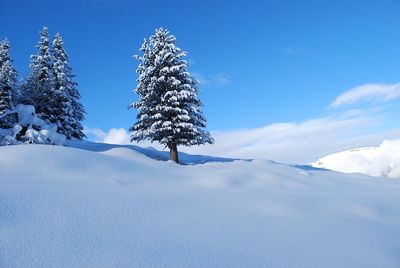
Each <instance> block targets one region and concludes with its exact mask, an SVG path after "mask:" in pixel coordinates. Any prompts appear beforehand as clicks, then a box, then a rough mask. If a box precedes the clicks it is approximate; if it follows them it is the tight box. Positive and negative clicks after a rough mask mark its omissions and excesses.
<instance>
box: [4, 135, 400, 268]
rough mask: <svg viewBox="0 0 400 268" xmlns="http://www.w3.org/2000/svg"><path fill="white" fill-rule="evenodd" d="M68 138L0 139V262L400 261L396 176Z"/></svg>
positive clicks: (356, 264) (251, 264)
mask: <svg viewBox="0 0 400 268" xmlns="http://www.w3.org/2000/svg"><path fill="white" fill-rule="evenodd" d="M68 146H72V147H76V148H67V147H59V146H49V145H16V146H7V147H0V185H1V187H0V215H1V217H0V267H399V264H400V255H399V248H400V241H399V239H398V237H399V234H400V207H399V205H398V204H399V203H400V195H399V191H400V181H399V180H389V179H385V178H373V177H368V176H364V175H355V174H354V175H348V174H340V173H336V172H332V171H328V170H321V169H315V168H312V167H309V166H288V165H283V164H278V163H274V162H271V161H266V160H251V161H250V160H233V159H223V158H209V157H202V156H190V155H183V157H182V158H181V159H182V161H183V162H186V163H187V164H186V165H176V164H174V163H171V162H168V161H156V160H154V159H153V158H160V159H164V157H165V155H164V153H162V152H158V151H155V150H152V149H143V148H138V147H134V146H114V145H104V144H96V143H88V142H85V143H81V142H74V143H71V142H69V143H68ZM149 156H150V157H151V158H150V157H149ZM200 162H201V163H203V164H196V163H200ZM188 163H192V164H188Z"/></svg>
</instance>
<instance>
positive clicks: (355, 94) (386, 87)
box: [330, 83, 400, 108]
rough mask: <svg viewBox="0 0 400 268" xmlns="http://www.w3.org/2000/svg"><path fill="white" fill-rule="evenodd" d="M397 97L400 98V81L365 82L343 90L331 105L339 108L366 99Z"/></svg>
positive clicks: (382, 99) (386, 99) (381, 99)
mask: <svg viewBox="0 0 400 268" xmlns="http://www.w3.org/2000/svg"><path fill="white" fill-rule="evenodd" d="M397 98H400V83H397V84H365V85H361V86H358V87H354V88H351V89H349V90H347V91H345V92H343V93H342V94H340V95H339V96H338V97H337V98H336V99H335V100H334V101H333V102H332V103H331V105H330V107H331V108H337V107H340V106H343V105H349V104H354V103H357V102H366V101H374V102H377V101H390V100H394V99H397Z"/></svg>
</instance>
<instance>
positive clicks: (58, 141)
mask: <svg viewBox="0 0 400 268" xmlns="http://www.w3.org/2000/svg"><path fill="white" fill-rule="evenodd" d="M64 141H65V136H64V135H62V134H59V133H57V126H56V125H51V124H47V123H46V122H45V121H44V120H42V119H41V118H39V117H38V116H37V115H36V113H35V107H33V106H32V105H23V104H18V105H17V106H16V107H15V109H13V110H9V111H8V112H6V113H5V114H3V115H1V116H0V145H10V144H19V143H39V144H40V143H41V144H54V145H63V144H64Z"/></svg>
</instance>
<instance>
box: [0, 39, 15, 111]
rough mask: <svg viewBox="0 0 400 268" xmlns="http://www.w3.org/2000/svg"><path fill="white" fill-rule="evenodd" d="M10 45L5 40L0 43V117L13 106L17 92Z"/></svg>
mask: <svg viewBox="0 0 400 268" xmlns="http://www.w3.org/2000/svg"><path fill="white" fill-rule="evenodd" d="M10 51H11V48H10V43H9V41H8V40H7V39H5V40H3V41H1V42H0V115H1V114H4V113H5V112H6V111H7V110H10V109H12V108H13V106H14V96H15V95H16V92H17V85H18V82H17V71H16V70H15V69H14V67H13V65H12V63H13V60H12V58H11V55H10Z"/></svg>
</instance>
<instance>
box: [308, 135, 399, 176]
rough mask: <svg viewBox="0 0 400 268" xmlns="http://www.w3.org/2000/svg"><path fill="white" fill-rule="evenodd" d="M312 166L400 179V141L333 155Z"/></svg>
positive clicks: (390, 141)
mask: <svg viewBox="0 0 400 268" xmlns="http://www.w3.org/2000/svg"><path fill="white" fill-rule="evenodd" d="M312 166H314V167H317V168H327V169H331V170H336V171H340V172H345V173H363V174H367V175H370V176H385V177H390V178H400V140H387V141H384V142H383V143H382V144H381V145H380V146H378V147H366V148H358V149H352V150H348V151H344V152H339V153H335V154H331V155H328V156H325V157H323V158H321V159H319V160H318V161H316V162H314V163H312Z"/></svg>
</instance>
